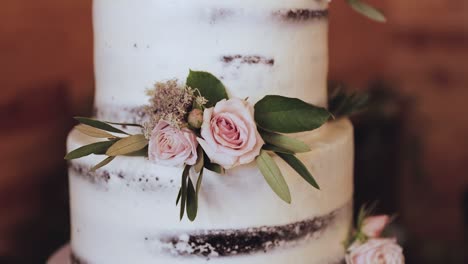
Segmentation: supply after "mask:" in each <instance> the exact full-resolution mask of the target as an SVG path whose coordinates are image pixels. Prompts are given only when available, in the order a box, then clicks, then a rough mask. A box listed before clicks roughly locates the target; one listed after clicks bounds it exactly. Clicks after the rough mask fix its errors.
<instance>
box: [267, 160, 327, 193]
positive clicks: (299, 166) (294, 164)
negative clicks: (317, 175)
mask: <svg viewBox="0 0 468 264" xmlns="http://www.w3.org/2000/svg"><path fill="white" fill-rule="evenodd" d="M276 155H278V156H279V157H280V158H282V159H283V160H284V161H285V162H286V163H288V164H289V166H291V168H293V169H294V170H295V171H296V172H297V173H298V174H299V175H300V176H301V177H302V178H304V180H305V181H306V182H308V183H309V184H310V185H312V186H313V187H315V188H316V189H318V190H320V186H319V185H318V183H317V181H316V180H315V179H314V176H312V174H311V173H310V171H309V170H308V169H307V167H306V166H305V165H304V163H302V161H301V160H299V159H298V158H297V157H296V156H294V155H291V154H284V153H276Z"/></svg>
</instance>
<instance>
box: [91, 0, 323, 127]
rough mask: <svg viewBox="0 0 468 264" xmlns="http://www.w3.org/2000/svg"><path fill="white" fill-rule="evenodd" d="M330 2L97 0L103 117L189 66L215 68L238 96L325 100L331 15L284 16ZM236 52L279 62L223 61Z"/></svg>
mask: <svg viewBox="0 0 468 264" xmlns="http://www.w3.org/2000/svg"><path fill="white" fill-rule="evenodd" d="M326 8H327V2H326V1H316V0H290V1H284V0H275V1H273V0H255V1H252V0H241V1H235V0H223V1H219V0H191V1H186V0H171V1H168V0H138V1H134V0H94V29H95V66H96V67H95V69H96V97H95V104H96V108H97V109H98V117H99V118H104V119H109V118H115V116H113V115H111V114H109V112H112V111H114V109H115V111H119V110H121V109H122V108H126V109H133V108H137V107H141V106H142V105H144V104H146V103H147V102H148V98H147V96H146V94H145V90H146V89H148V88H151V87H152V86H153V85H154V83H155V82H158V81H163V80H168V79H173V78H177V79H179V80H180V81H185V78H186V77H187V75H188V72H189V69H192V70H202V71H209V72H211V73H213V74H214V75H216V76H218V77H219V78H222V80H223V82H224V83H225V85H226V86H227V87H228V90H229V93H230V94H231V95H232V96H235V97H239V98H246V97H249V98H251V100H252V101H253V102H254V101H256V100H259V99H261V98H262V97H263V96H265V95H267V94H278V95H284V96H289V97H297V98H301V99H303V100H305V101H308V102H310V103H314V104H317V105H322V106H323V105H326V101H327V98H326V97H327V96H326V94H327V93H326V77H327V67H328V56H327V54H328V46H327V43H328V41H327V33H328V23H327V19H310V20H307V21H285V20H284V19H283V20H282V19H281V18H280V17H278V12H279V13H281V12H283V13H284V12H285V11H287V10H291V9H307V10H324V9H326ZM275 14H276V15H275ZM236 55H241V56H260V57H261V58H262V59H264V61H269V60H274V64H268V63H265V62H263V63H258V64H248V63H240V61H239V60H233V61H231V62H229V63H227V62H225V61H223V57H224V56H236Z"/></svg>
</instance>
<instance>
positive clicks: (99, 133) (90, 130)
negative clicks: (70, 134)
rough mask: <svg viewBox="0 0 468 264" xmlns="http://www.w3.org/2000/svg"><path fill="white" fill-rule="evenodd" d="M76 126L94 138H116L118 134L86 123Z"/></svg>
mask: <svg viewBox="0 0 468 264" xmlns="http://www.w3.org/2000/svg"><path fill="white" fill-rule="evenodd" d="M75 128H76V130H78V131H80V132H81V133H83V134H85V135H87V136H90V137H94V138H116V136H114V135H112V134H110V133H108V132H106V131H104V130H101V129H98V128H95V127H92V126H88V125H84V124H80V125H77V126H76V127H75Z"/></svg>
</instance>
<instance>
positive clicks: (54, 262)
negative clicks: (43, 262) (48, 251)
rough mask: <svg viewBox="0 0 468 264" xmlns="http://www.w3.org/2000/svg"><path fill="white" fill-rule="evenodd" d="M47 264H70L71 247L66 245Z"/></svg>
mask: <svg viewBox="0 0 468 264" xmlns="http://www.w3.org/2000/svg"><path fill="white" fill-rule="evenodd" d="M47 264H70V245H65V246H63V247H62V248H60V249H59V250H58V251H57V252H55V253H54V255H52V257H50V259H49V260H48V261H47Z"/></svg>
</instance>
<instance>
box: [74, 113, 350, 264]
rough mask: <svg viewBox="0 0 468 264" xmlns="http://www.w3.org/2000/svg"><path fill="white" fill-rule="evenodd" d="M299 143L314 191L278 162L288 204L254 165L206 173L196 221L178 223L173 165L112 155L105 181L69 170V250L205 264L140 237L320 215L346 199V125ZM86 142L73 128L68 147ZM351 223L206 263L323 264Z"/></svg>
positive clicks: (97, 259)
mask: <svg viewBox="0 0 468 264" xmlns="http://www.w3.org/2000/svg"><path fill="white" fill-rule="evenodd" d="M300 138H301V139H302V140H304V141H305V142H307V143H308V144H309V145H310V146H311V148H312V151H311V152H309V153H305V154H301V155H300V159H301V160H302V161H304V163H305V164H306V166H307V167H308V168H309V170H310V171H311V172H312V174H313V175H314V176H315V177H316V179H317V181H318V183H319V184H320V186H321V190H320V191H319V190H315V189H314V188H312V187H311V186H310V185H308V184H307V183H306V182H305V181H304V180H303V179H302V178H300V177H299V176H298V175H297V173H296V172H294V171H293V170H292V169H291V168H289V167H288V166H287V165H286V164H285V163H283V162H282V161H280V160H279V159H278V163H279V164H280V167H281V170H282V171H283V173H284V176H285V178H286V180H287V182H288V184H289V186H290V189H291V193H292V196H293V202H292V204H291V205H288V204H285V203H284V202H283V201H281V200H280V199H279V198H278V197H277V196H276V195H275V194H274V193H273V192H272V191H271V189H270V188H269V187H268V185H267V184H266V182H265V180H264V179H263V177H262V175H261V174H260V172H259V171H258V168H257V167H256V166H255V164H251V165H248V166H241V167H238V168H236V169H233V170H230V171H228V173H227V175H217V174H215V173H209V172H208V173H206V175H205V178H204V182H203V187H202V193H201V198H200V199H201V200H200V209H199V216H198V218H197V219H196V221H195V222H189V221H188V220H183V221H182V222H180V221H179V220H178V207H176V205H175V198H176V196H177V192H178V187H179V186H180V177H181V169H180V168H171V167H163V166H158V165H155V164H153V163H151V162H149V161H148V160H146V159H144V158H138V157H119V158H117V159H116V160H115V161H114V162H113V163H111V164H110V165H108V166H107V167H105V168H104V169H102V170H101V173H102V172H103V171H106V172H108V173H109V180H108V181H107V182H99V181H98V182H92V181H90V180H89V178H86V177H84V176H82V175H79V173H77V172H76V171H75V170H70V196H71V215H72V247H73V249H74V250H75V251H76V253H77V254H78V255H79V256H82V257H83V258H85V259H87V260H89V261H93V263H98V264H107V263H109V264H110V263H141V264H145V263H148V264H149V263H154V261H159V262H158V263H191V264H195V263H205V262H206V259H203V258H188V259H187V258H180V257H179V258H177V257H174V256H172V255H168V254H167V253H165V252H161V251H158V250H156V249H155V248H153V247H148V244H147V243H145V240H144V238H145V237H148V236H150V237H151V236H155V235H156V236H157V235H158V234H161V233H163V234H164V233H168V232H185V231H190V230H192V231H196V230H200V229H202V230H210V229H241V228H249V227H260V226H278V225H286V224H290V223H294V222H298V221H302V220H307V219H311V218H314V217H318V216H324V215H327V214H329V213H330V212H333V211H334V210H336V209H338V208H341V207H343V206H345V205H347V204H348V205H349V204H350V201H351V200H352V196H353V129H352V125H351V123H350V122H349V121H348V120H346V119H343V120H340V121H336V122H333V123H330V124H327V125H326V126H325V127H323V128H322V129H320V130H318V131H316V132H313V133H309V134H302V135H300ZM88 143H90V140H89V138H88V137H86V136H83V135H82V134H80V133H79V132H77V131H74V132H72V133H71V136H70V137H69V142H68V149H69V150H72V149H75V148H77V147H79V146H82V145H84V144H88ZM102 159H103V157H102V156H90V157H87V158H83V159H80V160H77V161H73V165H79V166H82V167H84V168H85V171H84V172H85V173H86V168H90V167H91V166H92V165H94V164H96V163H98V162H99V161H100V160H102ZM119 175H121V176H124V179H122V178H121V177H119ZM140 178H141V179H142V180H139V179H140ZM156 178H157V181H156ZM146 179H148V182H147V181H146ZM350 220H351V212H350V211H347V213H345V214H342V215H341V217H338V219H337V220H336V221H337V222H336V223H335V224H334V225H333V227H330V228H327V229H326V231H325V233H324V234H322V236H320V237H319V238H318V239H316V240H314V239H310V240H307V242H306V243H304V244H301V245H298V246H295V247H291V248H289V249H288V248H286V249H278V250H276V251H272V252H269V253H268V254H265V253H259V254H252V255H246V256H239V257H229V258H213V259H211V261H210V263H236V264H237V263H242V264H244V263H245V264H248V263H256V264H266V263H269V264H275V263H281V264H284V263H297V264H306V263H307V264H310V263H323V262H321V261H324V260H330V259H333V258H339V257H340V256H341V257H342V255H343V254H342V253H343V247H342V245H341V242H342V241H343V240H344V239H345V236H346V234H347V231H348V228H349V221H350ZM188 260H190V261H188ZM286 260H294V262H287V261H286ZM165 261H167V262H165ZM169 261H170V262H169ZM314 261H317V262H314Z"/></svg>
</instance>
